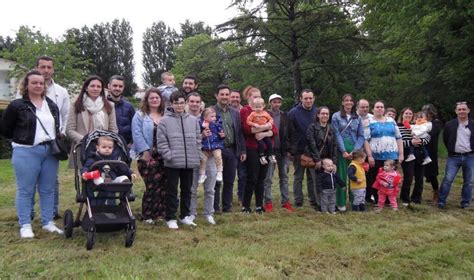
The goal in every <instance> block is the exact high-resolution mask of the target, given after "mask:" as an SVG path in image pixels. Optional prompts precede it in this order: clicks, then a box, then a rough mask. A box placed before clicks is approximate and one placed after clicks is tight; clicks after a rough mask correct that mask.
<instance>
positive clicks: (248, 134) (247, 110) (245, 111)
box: [240, 105, 278, 150]
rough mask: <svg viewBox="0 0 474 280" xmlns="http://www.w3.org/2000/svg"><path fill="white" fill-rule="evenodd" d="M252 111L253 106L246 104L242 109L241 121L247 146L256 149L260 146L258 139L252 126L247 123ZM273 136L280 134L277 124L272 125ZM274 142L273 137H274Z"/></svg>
mask: <svg viewBox="0 0 474 280" xmlns="http://www.w3.org/2000/svg"><path fill="white" fill-rule="evenodd" d="M251 113H252V108H251V107H250V105H245V106H244V107H242V109H240V123H241V125H242V131H243V133H244V138H245V146H246V147H247V149H252V150H256V149H257V148H258V145H257V139H255V134H254V133H252V128H251V127H250V126H249V125H248V124H247V117H248V116H249V115H250V114H251ZM272 131H273V136H275V135H277V134H278V128H277V127H276V126H275V124H273V125H272ZM272 142H273V137H272Z"/></svg>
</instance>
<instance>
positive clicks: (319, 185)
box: [316, 158, 346, 214]
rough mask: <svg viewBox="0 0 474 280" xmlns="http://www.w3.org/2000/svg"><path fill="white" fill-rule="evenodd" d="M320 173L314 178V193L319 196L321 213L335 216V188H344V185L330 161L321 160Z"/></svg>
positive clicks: (327, 159)
mask: <svg viewBox="0 0 474 280" xmlns="http://www.w3.org/2000/svg"><path fill="white" fill-rule="evenodd" d="M321 168H322V172H321V173H318V175H317V176H316V191H317V192H318V194H319V195H320V197H321V198H320V204H321V212H323V213H328V212H329V213H331V214H336V187H337V186H339V188H345V187H346V185H345V183H344V182H343V181H342V180H341V178H340V177H339V176H338V175H337V174H336V172H335V166H334V163H333V162H332V160H331V159H329V158H324V159H323V160H322V165H321Z"/></svg>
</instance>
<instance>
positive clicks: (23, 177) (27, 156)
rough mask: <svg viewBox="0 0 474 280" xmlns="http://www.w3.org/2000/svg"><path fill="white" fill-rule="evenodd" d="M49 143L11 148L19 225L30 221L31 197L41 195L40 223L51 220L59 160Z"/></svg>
mask: <svg viewBox="0 0 474 280" xmlns="http://www.w3.org/2000/svg"><path fill="white" fill-rule="evenodd" d="M49 150H50V148H49V146H48V145H37V146H34V147H15V148H13V155H12V164H13V168H14V170H15V176H16V185H17V186H16V202H15V203H16V211H17V215H18V219H19V223H20V225H25V224H30V223H31V210H32V207H33V204H32V198H33V197H34V194H35V191H36V189H38V193H39V197H40V211H41V223H42V224H43V225H46V224H48V223H49V222H50V221H52V220H53V210H54V188H55V184H56V177H57V176H58V166H59V161H58V160H57V159H56V158H54V157H53V156H52V155H51V154H50V152H49Z"/></svg>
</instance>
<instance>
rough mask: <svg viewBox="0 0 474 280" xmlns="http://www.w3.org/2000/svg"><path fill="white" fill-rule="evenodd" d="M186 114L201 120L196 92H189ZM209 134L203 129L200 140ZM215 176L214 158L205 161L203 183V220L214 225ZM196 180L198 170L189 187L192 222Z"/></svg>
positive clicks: (194, 173)
mask: <svg viewBox="0 0 474 280" xmlns="http://www.w3.org/2000/svg"><path fill="white" fill-rule="evenodd" d="M186 105H187V112H188V113H189V114H190V115H192V116H195V117H196V118H198V119H200V118H201V96H200V95H199V93H197V92H191V93H189V95H188V98H187V100H186ZM210 134H211V132H210V131H209V128H207V129H204V130H203V132H202V138H204V137H207V136H209V135H210ZM216 175H217V169H216V164H215V162H214V158H209V159H208V161H207V168H206V176H207V178H206V181H204V218H205V219H206V221H207V222H208V223H209V224H211V225H215V224H216V221H215V220H214V216H213V214H214V192H215V191H214V187H215V185H216ZM198 178H199V168H195V169H194V170H193V183H192V185H191V205H190V207H189V210H190V219H191V220H192V221H193V222H194V219H195V218H196V216H197V189H198Z"/></svg>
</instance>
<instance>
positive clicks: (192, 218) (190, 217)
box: [188, 215, 196, 222]
mask: <svg viewBox="0 0 474 280" xmlns="http://www.w3.org/2000/svg"><path fill="white" fill-rule="evenodd" d="M188 217H189V219H190V220H191V221H193V222H194V220H195V219H196V216H194V215H189V216H188Z"/></svg>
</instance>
